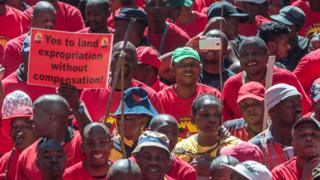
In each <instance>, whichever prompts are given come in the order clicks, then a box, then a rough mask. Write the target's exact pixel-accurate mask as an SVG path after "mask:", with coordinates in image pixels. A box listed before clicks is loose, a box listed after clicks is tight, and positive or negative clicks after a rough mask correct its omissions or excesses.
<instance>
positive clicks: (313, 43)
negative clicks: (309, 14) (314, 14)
mask: <svg viewBox="0 0 320 180" xmlns="http://www.w3.org/2000/svg"><path fill="white" fill-rule="evenodd" d="M319 48H320V36H315V37H313V38H312V39H311V40H310V42H309V52H311V51H315V50H317V49H319Z"/></svg>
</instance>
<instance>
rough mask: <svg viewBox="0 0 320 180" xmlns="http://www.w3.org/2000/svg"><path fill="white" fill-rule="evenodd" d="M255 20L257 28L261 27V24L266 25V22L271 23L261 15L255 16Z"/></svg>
mask: <svg viewBox="0 0 320 180" xmlns="http://www.w3.org/2000/svg"><path fill="white" fill-rule="evenodd" d="M255 19H256V24H257V26H258V27H260V26H262V25H263V24H267V23H268V22H271V20H270V19H268V18H265V17H263V16H261V15H256V17H255Z"/></svg>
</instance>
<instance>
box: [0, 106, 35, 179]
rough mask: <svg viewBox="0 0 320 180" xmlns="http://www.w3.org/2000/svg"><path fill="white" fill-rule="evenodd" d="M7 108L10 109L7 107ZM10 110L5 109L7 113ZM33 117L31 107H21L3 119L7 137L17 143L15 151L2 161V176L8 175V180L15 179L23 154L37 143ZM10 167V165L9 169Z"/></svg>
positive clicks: (6, 155) (0, 169) (10, 152)
mask: <svg viewBox="0 0 320 180" xmlns="http://www.w3.org/2000/svg"><path fill="white" fill-rule="evenodd" d="M6 107H7V108H8V106H7V105H6ZM10 110H11V109H10ZM10 110H6V109H5V111H10ZM31 116H32V108H31V106H21V107H19V108H17V109H15V110H13V112H12V113H11V115H10V116H7V117H4V118H2V119H1V125H2V129H3V130H6V135H7V136H10V137H11V138H12V140H13V142H15V143H14V144H15V147H14V148H15V149H14V150H13V149H12V150H11V151H9V152H7V153H6V154H4V155H3V156H2V157H1V159H0V174H2V173H4V174H5V173H7V178H8V179H15V174H16V167H17V163H18V159H19V156H20V154H21V152H22V151H23V150H24V149H26V148H27V147H28V146H30V145H31V144H32V143H33V142H34V141H36V136H35V134H34V132H33V128H32V125H33V121H32V120H31ZM3 146H9V144H3ZM9 161H10V162H9ZM8 165H10V167H9V169H8V167H7V166H8Z"/></svg>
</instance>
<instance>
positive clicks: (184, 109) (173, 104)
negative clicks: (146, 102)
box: [157, 47, 220, 138]
mask: <svg viewBox="0 0 320 180" xmlns="http://www.w3.org/2000/svg"><path fill="white" fill-rule="evenodd" d="M171 65H172V70H173V71H174V73H175V79H176V84H174V85H172V86H169V87H167V88H165V89H163V90H161V91H160V92H158V93H157V97H158V99H159V101H160V103H161V105H162V107H163V112H164V113H166V114H170V115H172V116H173V117H174V118H175V119H176V120H177V122H178V124H179V129H180V132H179V137H180V138H186V137H188V136H190V135H191V134H195V133H196V132H197V130H196V127H195V124H194V123H193V122H192V121H191V106H192V102H193V100H194V99H195V98H196V97H198V96H200V95H201V94H205V93H208V94H212V95H214V96H216V97H220V92H219V91H218V90H217V89H215V88H213V87H210V86H206V85H203V84H200V83H198V78H199V75H200V71H201V65H200V57H199V54H198V53H197V51H195V50H193V49H192V48H189V47H184V48H177V49H176V50H175V51H174V52H173V54H172V58H171ZM178 104H181V105H183V106H178Z"/></svg>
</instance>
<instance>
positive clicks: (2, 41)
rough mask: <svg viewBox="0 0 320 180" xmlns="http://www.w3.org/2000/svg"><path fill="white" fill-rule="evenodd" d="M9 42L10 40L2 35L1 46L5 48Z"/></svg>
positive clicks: (0, 37)
mask: <svg viewBox="0 0 320 180" xmlns="http://www.w3.org/2000/svg"><path fill="white" fill-rule="evenodd" d="M8 41H9V39H8V38H7V37H5V36H1V35H0V46H2V47H4V46H5V45H6V44H7V42H8Z"/></svg>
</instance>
